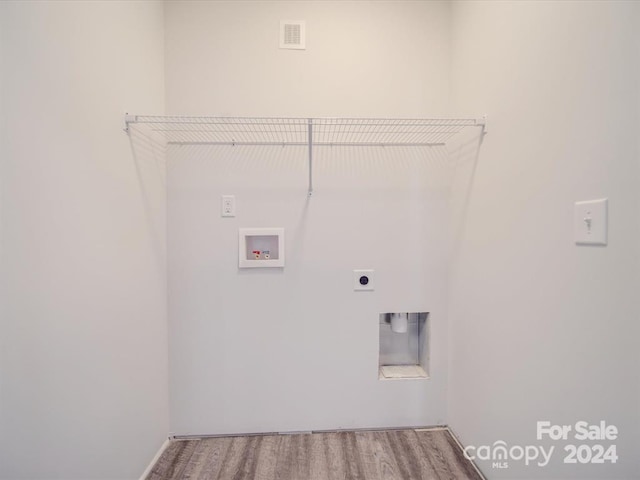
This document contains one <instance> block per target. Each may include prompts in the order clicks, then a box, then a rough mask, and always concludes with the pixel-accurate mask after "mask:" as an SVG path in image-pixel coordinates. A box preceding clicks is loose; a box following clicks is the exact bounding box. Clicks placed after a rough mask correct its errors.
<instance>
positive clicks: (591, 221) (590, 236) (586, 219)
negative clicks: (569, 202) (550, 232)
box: [573, 198, 607, 245]
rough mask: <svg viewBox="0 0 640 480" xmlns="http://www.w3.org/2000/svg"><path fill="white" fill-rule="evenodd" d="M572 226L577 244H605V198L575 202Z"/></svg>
mask: <svg viewBox="0 0 640 480" xmlns="http://www.w3.org/2000/svg"><path fill="white" fill-rule="evenodd" d="M573 228H574V236H575V241H576V243H577V244H578V245H606V244H607V199H606V198H603V199H600V200H590V201H586V202H576V204H575V207H574V219H573Z"/></svg>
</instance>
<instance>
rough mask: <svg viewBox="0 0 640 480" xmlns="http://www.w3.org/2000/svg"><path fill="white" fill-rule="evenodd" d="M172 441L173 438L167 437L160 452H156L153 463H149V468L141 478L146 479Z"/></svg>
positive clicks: (141, 479)
mask: <svg viewBox="0 0 640 480" xmlns="http://www.w3.org/2000/svg"><path fill="white" fill-rule="evenodd" d="M170 443H171V440H170V439H169V438H167V439H166V440H165V441H164V443H163V444H162V446H161V447H160V450H158V453H156V454H155V456H154V457H153V459H152V460H151V463H149V465H148V466H147V468H145V469H144V472H142V475H141V476H140V480H145V478H147V476H148V475H149V474H150V473H151V469H152V468H153V466H154V465H155V464H156V462H157V461H158V459H159V458H160V456H161V455H162V454H163V453H164V451H165V450H166V449H167V447H168V446H169V444H170Z"/></svg>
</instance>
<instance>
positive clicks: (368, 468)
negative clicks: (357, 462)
mask: <svg viewBox="0 0 640 480" xmlns="http://www.w3.org/2000/svg"><path fill="white" fill-rule="evenodd" d="M356 444H357V446H358V451H359V453H360V457H361V458H362V466H363V471H364V476H365V478H367V479H369V478H373V479H384V480H404V479H403V478H402V476H401V475H400V469H399V468H398V464H397V463H396V460H395V458H394V457H393V455H391V447H390V445H389V441H388V440H387V434H386V432H357V433H356Z"/></svg>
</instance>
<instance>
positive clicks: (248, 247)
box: [238, 228, 284, 268]
mask: <svg viewBox="0 0 640 480" xmlns="http://www.w3.org/2000/svg"><path fill="white" fill-rule="evenodd" d="M238 266H239V267H240V268H269V267H284V228H241V229H239V235H238Z"/></svg>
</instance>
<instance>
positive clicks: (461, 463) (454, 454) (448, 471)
mask: <svg viewBox="0 0 640 480" xmlns="http://www.w3.org/2000/svg"><path fill="white" fill-rule="evenodd" d="M416 435H417V436H418V438H419V439H420V443H421V444H422V446H423V450H424V451H425V453H426V454H427V455H431V456H434V457H435V458H437V462H438V463H439V464H440V465H442V467H441V468H442V476H441V478H443V479H447V480H448V479H452V480H457V479H459V478H464V479H468V480H482V477H481V476H480V475H479V474H478V472H477V471H476V469H475V468H474V466H473V464H472V463H471V461H470V460H469V459H467V458H465V457H464V452H463V451H462V449H461V448H460V446H459V445H458V443H457V442H456V441H455V439H454V438H453V437H452V436H451V434H450V433H449V432H448V431H447V430H440V431H437V430H430V431H419V432H416Z"/></svg>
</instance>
